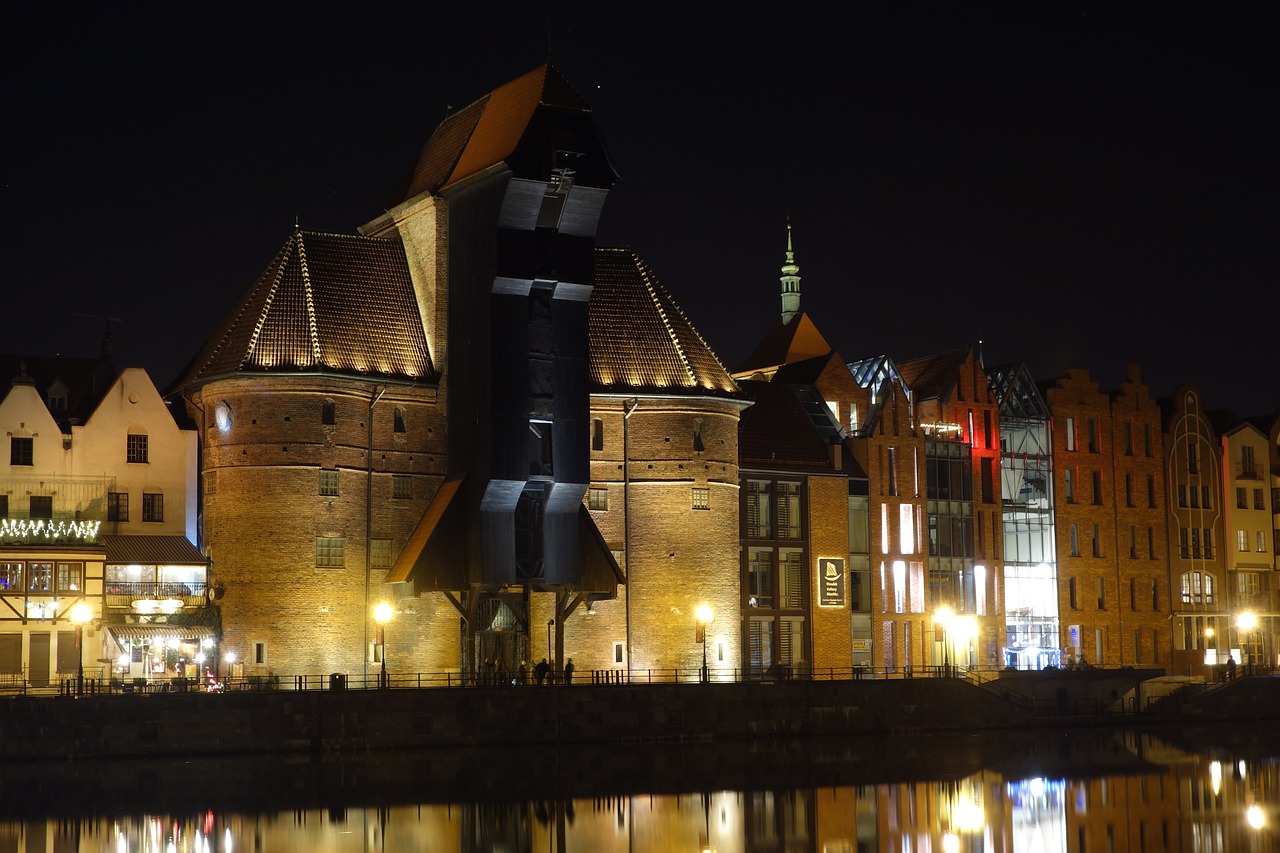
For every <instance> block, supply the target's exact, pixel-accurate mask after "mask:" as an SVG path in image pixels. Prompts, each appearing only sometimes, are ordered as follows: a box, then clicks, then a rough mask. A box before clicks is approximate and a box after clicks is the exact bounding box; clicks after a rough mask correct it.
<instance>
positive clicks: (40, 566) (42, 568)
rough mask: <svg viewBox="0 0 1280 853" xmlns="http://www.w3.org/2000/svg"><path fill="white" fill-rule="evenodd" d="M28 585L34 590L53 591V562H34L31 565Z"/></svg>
mask: <svg viewBox="0 0 1280 853" xmlns="http://www.w3.org/2000/svg"><path fill="white" fill-rule="evenodd" d="M28 569H29V573H28V575H27V579H28V580H29V581H30V586H29V587H28V588H29V589H30V590H32V591H33V592H52V591H53V563H32V564H31V565H30V566H29V567H28Z"/></svg>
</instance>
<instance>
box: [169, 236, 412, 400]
mask: <svg viewBox="0 0 1280 853" xmlns="http://www.w3.org/2000/svg"><path fill="white" fill-rule="evenodd" d="M237 372H271V373H287V372H330V373H348V374H357V375H360V376H386V377H397V378H403V379H414V380H424V379H430V378H431V377H432V376H433V373H434V371H433V370H432V365H431V355H430V353H429V352H428V349H427V340H426V335H425V333H424V332H423V326H422V319H421V315H420V314H419V312H418V302H417V298H416V297H415V295H414V288H413V280H412V278H411V277H410V274H409V266H408V263H407V262H406V260H405V253H404V248H403V246H402V245H401V243H400V240H399V239H398V238H373V237H356V236H348V235H343V234H321V233H316V232H311V231H295V232H294V233H293V234H292V235H291V236H290V237H289V239H288V240H286V241H285V244H284V247H283V248H281V250H280V252H279V254H277V255H276V257H275V258H274V259H273V260H272V261H271V263H270V264H269V265H268V266H267V268H266V270H264V271H263V273H262V275H260V276H259V277H258V280H257V281H256V282H254V284H253V286H252V287H251V288H250V289H249V292H248V293H247V294H246V295H245V296H244V298H243V299H242V300H241V301H240V304H239V305H238V306H237V307H236V308H235V310H233V311H232V312H231V314H230V315H229V316H228V317H227V319H226V320H225V321H224V322H223V324H222V326H221V328H219V329H218V331H217V332H215V333H214V335H213V337H211V338H210V339H209V341H208V342H207V343H206V344H205V346H204V349H203V350H202V351H201V352H200V354H199V355H198V356H197V357H196V359H195V361H194V362H193V363H192V368H191V370H190V372H189V373H188V375H187V378H186V380H185V381H184V384H187V383H190V382H194V381H199V380H204V379H209V378H212V377H215V376H221V375H224V374H229V373H237Z"/></svg>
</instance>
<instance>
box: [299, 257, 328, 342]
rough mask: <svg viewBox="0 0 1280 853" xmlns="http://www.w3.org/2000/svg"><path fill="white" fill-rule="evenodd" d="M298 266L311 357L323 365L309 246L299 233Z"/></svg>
mask: <svg viewBox="0 0 1280 853" xmlns="http://www.w3.org/2000/svg"><path fill="white" fill-rule="evenodd" d="M298 265H299V267H300V268H301V271H302V295H303V298H304V299H305V301H306V306H307V335H308V336H309V337H310V338H311V357H312V358H314V359H315V362H316V364H323V363H324V362H323V359H322V354H321V352H320V330H319V328H318V327H317V326H316V300H315V289H314V288H313V287H312V286H311V267H310V266H309V265H308V264H307V245H306V243H304V242H303V241H302V233H301V232H299V233H298Z"/></svg>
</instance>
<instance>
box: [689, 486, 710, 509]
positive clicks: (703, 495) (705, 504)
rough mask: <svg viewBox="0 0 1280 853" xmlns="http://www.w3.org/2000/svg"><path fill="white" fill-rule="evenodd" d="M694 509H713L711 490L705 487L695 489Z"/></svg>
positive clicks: (695, 487)
mask: <svg viewBox="0 0 1280 853" xmlns="http://www.w3.org/2000/svg"><path fill="white" fill-rule="evenodd" d="M693 508H694V509H711V489H709V488H706V487H705V486H694V487H693Z"/></svg>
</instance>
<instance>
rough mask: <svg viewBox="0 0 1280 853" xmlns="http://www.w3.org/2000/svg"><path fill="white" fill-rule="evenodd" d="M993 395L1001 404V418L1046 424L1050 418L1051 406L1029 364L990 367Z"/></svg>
mask: <svg viewBox="0 0 1280 853" xmlns="http://www.w3.org/2000/svg"><path fill="white" fill-rule="evenodd" d="M986 374H987V382H988V384H989V385H990V386H991V393H993V394H994V395H995V398H996V402H997V403H999V404H1000V417H1001V418H1016V419H1020V420H1036V421H1043V420H1048V419H1049V406H1048V404H1046V403H1045V401H1044V397H1043V396H1041V394H1040V388H1039V387H1038V386H1037V384H1036V380H1035V378H1034V377H1033V376H1032V375H1031V371H1030V369H1029V368H1028V367H1027V365H1026V363H1025V362H1021V361H1018V362H1013V363H1011V364H1002V365H998V366H995V367H988V368H986Z"/></svg>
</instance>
